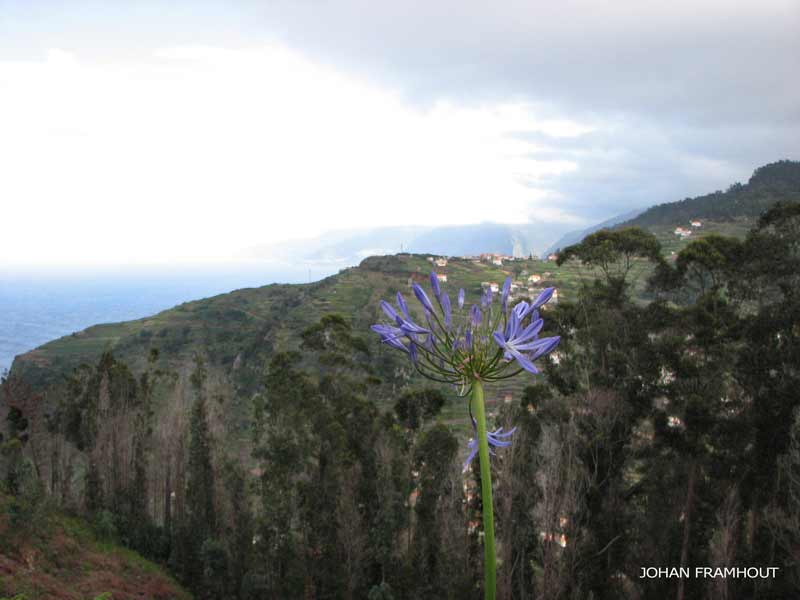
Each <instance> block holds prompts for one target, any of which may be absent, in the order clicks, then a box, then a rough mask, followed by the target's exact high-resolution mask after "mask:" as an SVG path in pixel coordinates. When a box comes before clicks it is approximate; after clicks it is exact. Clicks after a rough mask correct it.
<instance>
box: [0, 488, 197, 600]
mask: <svg viewBox="0 0 800 600" xmlns="http://www.w3.org/2000/svg"><path fill="white" fill-rule="evenodd" d="M21 506H23V507H25V506H26V505H25V504H24V503H23V501H21V500H19V499H17V498H15V497H13V496H8V495H6V494H3V493H0V598H9V599H11V600H98V599H100V600H133V599H137V598H148V599H150V600H190V598H191V595H190V594H189V593H188V592H186V591H185V590H183V589H182V588H181V587H180V586H179V585H178V584H177V583H176V582H175V581H174V580H173V579H172V578H171V577H170V576H169V575H167V574H166V573H165V571H164V569H163V568H162V567H159V566H158V565H156V564H154V563H152V562H150V561H149V560H145V559H144V558H142V557H141V556H140V555H139V554H137V553H136V552H134V551H133V550H129V549H127V548H124V547H123V546H120V545H118V544H116V543H114V542H113V541H110V540H111V537H108V536H106V537H105V539H104V538H103V537H98V533H97V531H95V528H93V527H91V526H89V525H88V524H87V523H86V522H85V521H83V520H81V519H79V518H75V517H67V516H64V515H63V514H61V513H59V512H57V511H55V510H53V509H52V508H50V507H48V506H47V502H46V501H41V502H40V505H39V506H38V507H37V508H36V510H35V511H34V512H33V513H32V514H28V512H30V511H25V510H24V508H21ZM21 515H24V516H21ZM21 519H22V520H23V522H20V520H21ZM112 537H113V536H112Z"/></svg>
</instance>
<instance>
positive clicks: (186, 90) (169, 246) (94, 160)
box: [0, 0, 800, 264]
mask: <svg viewBox="0 0 800 600" xmlns="http://www.w3.org/2000/svg"><path fill="white" fill-rule="evenodd" d="M798 72H800V2H798V1H797V0H759V1H749V2H738V3H731V2H730V1H729V0H726V1H717V0H707V1H704V2H701V1H699V0H693V1H683V0H673V1H672V2H670V3H665V2H645V1H642V0H638V1H628V0H616V1H614V2H598V1H580V2H576V1H569V0H562V1H560V2H545V1H538V0H528V1H526V2H523V1H514V2H509V1H496V2H471V1H469V0H460V1H458V2H455V1H449V0H447V1H438V2H437V1H432V0H427V1H425V2H410V1H405V2H388V1H387V2H382V1H376V0H361V1H335V0H329V1H322V0H308V1H306V0H286V1H283V0H262V1H259V2H245V1H241V2H236V1H235V0H227V1H225V2H222V1H219V2H204V1H202V0H192V1H191V2H176V1H167V0H164V1H163V2H141V1H140V2H136V3H131V2H109V1H107V0H106V1H101V2H95V3H91V2H81V1H72V2H66V1H64V2H47V1H43V0H38V1H37V2H29V1H26V0H18V1H8V0H0V211H1V212H0V215H2V216H1V217H0V218H2V223H3V229H2V234H0V263H8V264H26V263H38V264H52V263H74V264H87V263H123V262H124V263H129V262H143V263H148V262H170V261H179V260H210V259H222V258H225V257H229V256H233V255H236V254H237V253H238V252H239V251H240V250H241V249H243V248H247V247H250V246H256V245H263V244H265V243H269V242H274V241H279V240H282V239H292V238H298V237H308V236H313V235H317V234H320V233H322V232H324V231H327V230H331V229H344V228H348V229H349V228H354V227H372V226H386V225H393V224H397V225H413V224H439V225H444V224H459V223H463V224H466V223H477V222H481V221H496V222H504V223H521V222H534V223H540V224H541V225H542V230H543V237H548V236H552V235H554V232H556V231H561V230H563V229H565V228H566V229H575V228H579V227H581V226H583V225H590V224H593V223H595V222H598V221H601V220H604V219H606V218H609V217H611V216H614V215H615V214H619V213H623V212H626V211H629V210H630V209H632V208H637V207H644V206H649V205H651V204H655V203H658V202H665V201H672V200H678V199H681V198H683V197H685V196H691V195H696V194H700V193H704V192H707V191H713V190H715V189H720V188H725V187H727V185H729V184H730V183H732V182H734V181H744V180H746V179H747V178H748V177H749V175H750V174H751V172H752V171H753V169H755V168H756V167H758V166H760V165H762V164H764V163H767V162H771V161H774V160H778V159H782V158H792V159H798V158H800V77H798V75H797V74H798Z"/></svg>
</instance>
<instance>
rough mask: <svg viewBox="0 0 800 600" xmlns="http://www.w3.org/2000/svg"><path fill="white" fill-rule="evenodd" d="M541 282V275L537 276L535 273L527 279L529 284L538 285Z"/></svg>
mask: <svg viewBox="0 0 800 600" xmlns="http://www.w3.org/2000/svg"><path fill="white" fill-rule="evenodd" d="M541 280H542V276H541V275H537V274H536V273H534V274H533V275H531V276H530V277H528V281H529V282H530V283H539V282H540V281H541Z"/></svg>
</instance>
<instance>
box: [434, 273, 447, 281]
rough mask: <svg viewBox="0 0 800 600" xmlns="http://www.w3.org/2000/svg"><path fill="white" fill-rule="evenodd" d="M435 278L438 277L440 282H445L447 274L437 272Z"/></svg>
mask: <svg viewBox="0 0 800 600" xmlns="http://www.w3.org/2000/svg"><path fill="white" fill-rule="evenodd" d="M436 279H438V280H439V281H441V282H442V283H447V275H445V274H444V273H437V274H436Z"/></svg>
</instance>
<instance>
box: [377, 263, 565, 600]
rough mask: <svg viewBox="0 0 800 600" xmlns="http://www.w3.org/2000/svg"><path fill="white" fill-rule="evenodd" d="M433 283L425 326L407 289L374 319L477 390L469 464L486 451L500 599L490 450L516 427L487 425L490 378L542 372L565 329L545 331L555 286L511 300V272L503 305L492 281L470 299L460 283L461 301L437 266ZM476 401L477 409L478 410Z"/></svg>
mask: <svg viewBox="0 0 800 600" xmlns="http://www.w3.org/2000/svg"><path fill="white" fill-rule="evenodd" d="M431 288H432V290H433V296H434V298H435V299H436V303H437V304H438V305H439V309H440V310H439V311H438V312H437V311H436V309H435V307H434V305H433V302H431V299H430V298H429V297H428V295H427V294H426V293H425V290H423V289H422V287H421V286H420V285H418V284H416V283H414V284H413V285H412V289H413V291H414V295H415V296H416V297H417V300H419V303H420V304H421V305H422V309H423V311H422V312H423V317H424V319H425V320H424V323H425V326H423V325H420V324H418V323H416V322H415V321H414V319H413V318H412V316H411V314H410V312H409V310H408V306H407V305H406V302H405V299H404V298H403V295H402V294H400V293H399V292H398V294H397V307H398V309H399V312H398V310H397V309H395V307H393V306H392V305H391V304H389V303H388V302H385V301H383V302H381V309H382V310H383V312H384V314H386V317H387V318H388V320H389V323H383V324H378V325H373V326H372V330H373V331H374V332H375V333H377V334H378V335H379V336H380V337H381V341H382V342H383V343H385V344H387V345H389V346H391V347H392V348H396V349H398V350H401V351H403V352H405V353H406V354H408V355H409V357H410V359H411V362H412V364H413V365H414V368H415V369H416V370H417V371H419V372H420V373H421V374H422V375H424V376H425V377H428V378H430V379H433V380H435V381H440V382H442V383H449V384H452V385H454V386H456V388H457V389H458V390H459V393H460V394H461V395H466V394H467V393H469V392H472V400H471V402H470V405H469V406H470V419H471V420H472V427H473V429H474V430H475V432H476V436H475V437H473V438H472V439H471V440H470V442H469V444H468V447H469V450H470V453H469V457H468V458H467V461H466V462H465V463H464V470H467V469H468V468H469V465H470V463H471V462H472V460H473V459H474V458H475V456H476V455H477V456H479V458H480V469H481V501H482V503H483V521H484V544H483V546H484V557H485V558H484V594H485V598H486V599H488V600H494V598H495V587H496V555H495V546H494V516H493V515H494V508H493V504H492V481H491V480H492V473H491V467H490V464H489V456H490V455H491V454H494V450H493V449H494V448H503V447H507V446H510V445H511V436H512V434H513V433H514V431H515V430H516V428H513V429H511V430H509V431H503V428H502V427H500V428H499V429H495V430H494V431H489V430H488V429H487V427H486V404H485V402H484V397H483V384H484V383H485V382H492V381H499V380H501V379H508V378H509V377H514V376H515V375H517V374H519V373H522V372H523V371H527V372H529V373H532V374H536V373H538V372H539V371H538V369H537V368H536V366H535V365H534V361H535V360H536V359H538V358H541V357H542V356H544V355H545V354H547V353H548V352H551V351H552V350H553V349H554V348H555V347H556V346H557V345H558V342H559V338H558V336H553V337H544V338H540V337H539V333H540V332H541V331H542V327H543V324H544V322H543V321H542V319H541V318H540V317H539V308H541V307H542V306H543V305H544V304H545V303H546V302H547V301H548V300H550V297H551V296H552V295H553V288H547V289H546V290H544V291H543V292H542V293H541V294H539V297H538V298H536V299H535V300H534V301H533V302H530V303H529V302H527V301H522V302H519V303H518V304H516V305H514V306H513V307H509V301H510V300H511V278H510V277H509V278H508V279H506V281H505V283H503V288H502V291H501V293H500V302H499V306H497V305H495V304H494V294H493V293H492V288H491V286H489V288H488V289H487V290H486V291H485V292H484V293H483V294H482V295H481V298H480V302H479V303H477V304H473V305H471V306H470V307H469V308H467V307H466V306H465V300H466V299H465V296H466V294H465V292H464V290H463V289H462V290H459V292H458V297H457V301H456V308H455V309H454V307H453V306H452V304H451V302H450V297H449V296H448V295H447V292H445V291H444V290H442V288H441V286H440V284H439V278H438V277H437V275H436V273H431ZM473 408H474V409H475V412H474V413H473Z"/></svg>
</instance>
